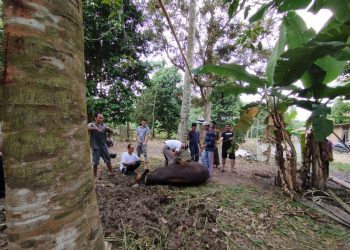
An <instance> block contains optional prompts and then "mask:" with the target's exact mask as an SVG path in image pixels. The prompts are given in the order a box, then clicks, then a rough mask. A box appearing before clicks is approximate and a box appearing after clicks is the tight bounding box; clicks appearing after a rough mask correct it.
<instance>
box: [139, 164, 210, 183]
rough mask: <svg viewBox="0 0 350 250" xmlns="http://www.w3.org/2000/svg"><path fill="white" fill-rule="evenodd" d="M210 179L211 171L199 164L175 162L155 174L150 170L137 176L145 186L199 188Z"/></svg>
mask: <svg viewBox="0 0 350 250" xmlns="http://www.w3.org/2000/svg"><path fill="white" fill-rule="evenodd" d="M208 178H209V170H208V168H207V167H205V166H204V165H202V164H200V163H198V162H193V161H192V162H175V163H173V164H172V165H171V166H167V167H160V168H158V169H156V170H155V171H153V172H150V171H149V170H148V169H146V170H145V172H144V173H143V174H137V176H136V179H135V180H136V182H137V183H143V184H145V185H173V186H197V185H200V184H203V183H205V182H206V181H207V180H208Z"/></svg>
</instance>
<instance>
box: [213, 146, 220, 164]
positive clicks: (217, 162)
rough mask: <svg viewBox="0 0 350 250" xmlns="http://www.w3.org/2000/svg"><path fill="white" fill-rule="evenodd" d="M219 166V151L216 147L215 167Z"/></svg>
mask: <svg viewBox="0 0 350 250" xmlns="http://www.w3.org/2000/svg"><path fill="white" fill-rule="evenodd" d="M219 165H220V158H219V149H218V147H217V146H216V145H215V148H214V166H219Z"/></svg>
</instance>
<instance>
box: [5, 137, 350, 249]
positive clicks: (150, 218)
mask: <svg viewBox="0 0 350 250" xmlns="http://www.w3.org/2000/svg"><path fill="white" fill-rule="evenodd" d="M127 144H128V143H116V146H115V147H113V148H112V149H111V151H112V152H116V153H117V158H116V159H114V160H113V166H114V167H115V172H116V176H115V177H108V174H107V171H106V168H105V167H104V166H103V165H104V164H101V167H100V168H99V170H100V171H101V172H100V173H101V177H102V179H101V180H97V181H96V183H95V184H96V194H97V199H98V206H99V210H100V216H101V222H102V225H103V229H104V234H105V239H106V241H107V242H109V247H110V249H196V250H197V249H344V250H345V249H350V230H349V229H346V228H344V227H342V226H340V225H338V224H336V223H335V222H333V221H332V220H330V219H329V218H328V217H324V216H322V215H320V214H319V213H317V212H316V211H314V210H310V209H308V208H306V207H304V206H303V205H301V204H300V203H298V202H295V201H292V200H290V199H289V198H287V197H286V196H285V195H283V194H282V193H281V191H280V189H279V188H278V187H275V186H274V185H273V183H274V173H275V172H276V166H275V165H274V164H269V165H268V164H265V163H262V162H254V161H252V162H249V161H246V160H244V159H238V160H237V172H236V173H231V172H229V171H227V172H225V173H221V172H220V171H219V169H214V176H213V178H212V180H211V181H210V182H209V183H208V184H206V185H203V186H199V187H182V188H179V187H169V186H144V185H134V183H135V182H134V176H123V175H121V174H120V173H119V171H118V168H117V167H118V164H119V160H120V155H121V153H122V152H123V151H125V149H126V146H127ZM148 147H149V148H148V154H149V156H150V163H149V164H148V167H149V168H150V169H155V168H156V167H157V166H159V165H161V164H162V160H163V156H162V154H161V153H160V152H161V147H162V141H160V140H154V141H151V142H150V144H149V146H148ZM144 167H145V166H141V167H140V169H139V170H138V171H140V172H141V171H143V168H144ZM332 174H337V175H338V177H339V178H340V177H342V178H347V177H349V173H343V172H342V173H332ZM349 179H350V178H349ZM349 179H348V180H349ZM332 185H333V186H332V187H333V190H335V191H336V193H337V194H338V195H339V196H340V197H341V198H342V199H343V200H344V201H346V202H347V203H348V204H350V192H349V191H347V190H343V189H341V188H340V187H338V186H336V185H334V184H332ZM4 222H5V210H4V201H3V200H0V225H1V224H2V223H4ZM0 227H1V226H0ZM4 232H5V231H4V229H0V249H6V240H5V234H4Z"/></svg>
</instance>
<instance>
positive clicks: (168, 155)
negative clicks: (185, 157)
mask: <svg viewBox="0 0 350 250" xmlns="http://www.w3.org/2000/svg"><path fill="white" fill-rule="evenodd" d="M187 148H188V145H187V143H182V142H181V141H179V140H167V141H165V142H164V147H163V154H164V157H165V166H168V165H172V164H173V163H175V161H176V157H177V156H178V155H179V154H180V151H181V149H187Z"/></svg>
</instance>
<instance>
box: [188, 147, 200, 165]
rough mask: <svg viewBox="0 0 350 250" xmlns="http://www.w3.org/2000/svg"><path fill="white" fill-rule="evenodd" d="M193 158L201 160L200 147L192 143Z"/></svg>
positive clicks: (196, 160)
mask: <svg viewBox="0 0 350 250" xmlns="http://www.w3.org/2000/svg"><path fill="white" fill-rule="evenodd" d="M190 151H191V158H192V160H193V161H195V162H198V161H199V147H198V145H190Z"/></svg>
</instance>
